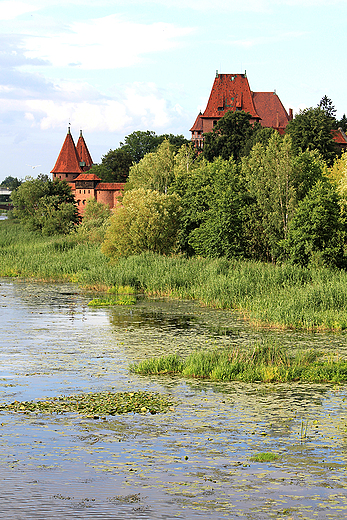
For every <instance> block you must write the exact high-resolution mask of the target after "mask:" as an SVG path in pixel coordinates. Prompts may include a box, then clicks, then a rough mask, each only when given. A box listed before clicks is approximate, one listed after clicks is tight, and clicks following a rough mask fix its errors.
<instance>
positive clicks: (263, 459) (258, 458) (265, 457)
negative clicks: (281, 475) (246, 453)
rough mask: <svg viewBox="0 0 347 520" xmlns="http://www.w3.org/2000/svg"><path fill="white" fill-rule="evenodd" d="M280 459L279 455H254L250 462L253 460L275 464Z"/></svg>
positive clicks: (265, 453) (268, 453) (266, 453)
mask: <svg viewBox="0 0 347 520" xmlns="http://www.w3.org/2000/svg"><path fill="white" fill-rule="evenodd" d="M279 458H280V455H277V454H276V453H271V452H264V453H256V454H255V455H253V457H250V460H252V461H253V462H274V461H275V460H278V459H279Z"/></svg>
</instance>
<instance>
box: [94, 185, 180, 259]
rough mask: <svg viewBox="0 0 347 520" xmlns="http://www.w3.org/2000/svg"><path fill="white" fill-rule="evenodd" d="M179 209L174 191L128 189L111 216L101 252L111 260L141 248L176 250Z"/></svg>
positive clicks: (160, 251) (162, 252)
mask: <svg viewBox="0 0 347 520" xmlns="http://www.w3.org/2000/svg"><path fill="white" fill-rule="evenodd" d="M180 211H181V208H180V199H179V197H178V196H177V195H176V194H173V195H164V194H161V193H158V192H157V191H154V190H145V189H144V188H139V189H137V190H131V191H128V192H127V193H126V194H125V195H124V197H123V200H122V204H119V205H117V206H116V208H115V209H114V212H113V214H112V216H111V218H110V221H109V226H108V228H107V230H106V235H105V240H104V242H103V244H102V246H101V250H102V252H103V253H104V254H105V255H106V256H108V257H110V258H111V259H112V260H117V259H118V258H120V257H127V256H130V255H133V254H140V253H142V252H144V251H153V252H156V253H161V254H170V253H172V252H175V251H176V249H177V243H178V230H179V218H180Z"/></svg>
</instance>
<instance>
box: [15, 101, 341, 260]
mask: <svg viewBox="0 0 347 520" xmlns="http://www.w3.org/2000/svg"><path fill="white" fill-rule="evenodd" d="M334 111H335V109H334V107H333V106H332V103H331V101H330V100H329V99H328V98H326V96H325V98H323V99H322V100H321V102H320V104H319V105H318V106H317V107H315V108H310V109H306V110H304V111H301V112H300V113H299V114H297V115H296V117H295V119H294V120H293V121H291V122H290V123H289V124H288V126H287V130H286V134H285V135H284V136H281V135H280V134H279V133H278V132H277V131H275V130H273V129H269V128H262V127H261V126H260V125H259V124H254V125H252V124H251V123H250V115H249V114H248V113H244V112H228V113H227V114H226V115H225V116H224V117H223V118H222V119H221V120H219V122H218V123H217V124H216V126H215V127H214V129H213V131H212V132H211V133H209V134H206V135H205V144H204V148H203V149H202V150H200V151H197V150H196V149H194V148H193V147H192V144H191V143H189V142H187V141H186V140H185V139H184V138H183V137H182V136H173V135H166V136H165V135H164V136H156V135H155V134H154V132H134V133H133V134H131V135H130V136H128V137H127V138H126V139H125V143H121V147H120V148H119V149H118V150H123V151H125V152H127V153H129V154H130V151H131V154H132V155H131V166H130V167H129V171H128V173H127V174H126V176H125V177H124V179H123V180H126V189H125V193H124V196H123V198H122V201H121V204H119V205H118V206H117V207H116V208H115V209H114V210H113V211H112V212H110V211H109V209H108V208H107V207H105V206H103V205H101V204H99V203H97V202H95V201H94V200H91V201H89V202H88V203H87V205H86V210H85V214H84V218H83V221H82V223H80V224H79V225H76V223H77V220H78V219H77V208H76V206H74V204H75V203H74V200H73V197H70V196H69V193H68V191H69V190H67V189H66V188H67V185H66V184H64V183H59V182H56V183H53V182H52V181H50V180H49V179H47V178H46V179H44V178H41V179H35V180H34V179H31V180H27V181H26V182H24V183H23V184H22V185H21V186H19V187H18V189H17V190H15V191H14V192H13V195H12V200H13V203H14V206H15V209H14V211H13V214H14V216H15V217H17V218H19V219H20V220H21V221H22V222H23V223H24V224H25V225H26V226H28V227H29V228H30V229H32V230H38V231H40V232H41V233H42V234H53V233H54V232H60V233H68V232H70V231H71V232H73V233H77V235H78V237H79V238H80V239H81V240H85V241H96V242H100V243H101V249H102V252H103V253H104V254H105V255H106V256H108V257H110V258H111V259H112V260H114V261H117V260H118V259H119V258H121V257H127V256H130V255H133V254H139V253H142V252H144V251H153V252H157V253H161V254H166V255H168V254H172V253H183V254H185V255H187V256H194V255H198V256H203V257H206V258H217V257H226V258H228V259H231V258H239V259H250V260H260V261H266V262H269V261H271V262H273V263H279V262H290V263H293V264H299V265H301V266H329V267H334V268H345V267H346V265H347V249H346V238H347V216H346V215H347V212H346V207H347V206H346V201H347V176H346V175H347V153H342V154H341V153H339V151H338V149H337V148H336V145H335V141H334V139H333V135H334V134H333V132H334V130H336V128H337V127H338V126H339V124H340V123H341V122H339V121H337V120H336V119H335V115H334ZM342 122H343V121H342ZM110 154H111V151H110V152H109V154H107V155H108V156H109V158H111V155H112V154H111V155H110ZM106 157H107V156H104V158H103V163H102V164H101V165H99V166H95V167H93V168H98V167H100V168H101V167H106V163H107V161H106ZM135 157H136V159H135ZM116 163H117V161H115V164H116ZM109 168H110V169H109V172H110V171H111V166H109ZM90 171H91V172H92V170H90ZM112 171H113V172H114V171H115V168H114V170H112ZM99 176H101V175H100V174H99ZM115 179H116V177H113V178H112V180H115ZM103 180H106V179H105V178H103ZM117 180H120V179H119V178H118V179H117Z"/></svg>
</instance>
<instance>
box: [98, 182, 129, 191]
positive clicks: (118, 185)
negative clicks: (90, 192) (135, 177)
mask: <svg viewBox="0 0 347 520" xmlns="http://www.w3.org/2000/svg"><path fill="white" fill-rule="evenodd" d="M124 186H125V182H100V183H99V184H98V185H97V186H96V189H97V190H110V191H120V190H124Z"/></svg>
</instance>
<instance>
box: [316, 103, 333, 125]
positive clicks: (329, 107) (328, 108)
mask: <svg viewBox="0 0 347 520" xmlns="http://www.w3.org/2000/svg"><path fill="white" fill-rule="evenodd" d="M317 106H318V107H320V108H321V109H322V110H323V111H324V112H325V115H326V116H327V117H329V118H330V119H331V123H332V125H333V128H337V121H336V108H335V107H334V105H333V102H332V101H331V99H330V98H328V96H326V95H325V96H323V97H322V99H321V100H320V102H319V103H318V105H317Z"/></svg>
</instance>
